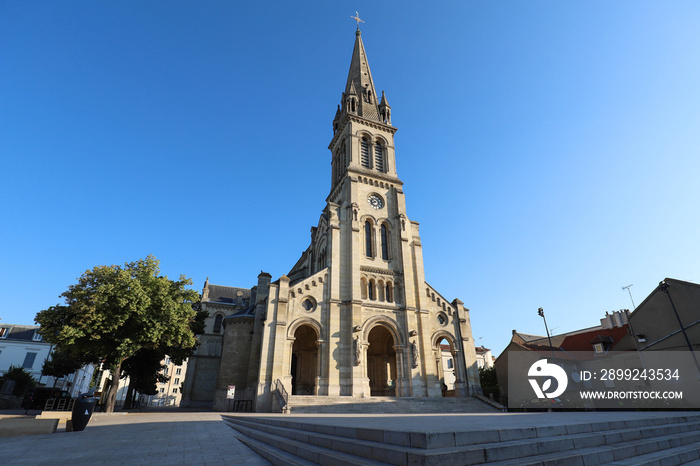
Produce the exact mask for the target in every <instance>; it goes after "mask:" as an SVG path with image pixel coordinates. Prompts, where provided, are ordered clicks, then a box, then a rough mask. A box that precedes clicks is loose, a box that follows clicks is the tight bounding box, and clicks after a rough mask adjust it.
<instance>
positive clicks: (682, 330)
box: [659, 280, 700, 375]
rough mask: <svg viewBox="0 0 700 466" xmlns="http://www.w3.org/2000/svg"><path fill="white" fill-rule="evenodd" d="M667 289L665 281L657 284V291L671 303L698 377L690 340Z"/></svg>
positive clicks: (699, 372)
mask: <svg viewBox="0 0 700 466" xmlns="http://www.w3.org/2000/svg"><path fill="white" fill-rule="evenodd" d="M668 288H669V285H668V283H666V280H663V281H661V282H659V289H660V290H661V291H663V292H664V293H666V296H668V300H669V301H670V302H671V308H673V313H674V314H675V315H676V319H677V320H678V325H680V326H681V332H683V336H684V337H685V342H686V343H687V344H688V350H689V351H690V355H691V356H692V357H693V361H694V362H695V368H696V369H697V370H698V375H700V364H698V360H697V359H696V358H695V352H694V351H693V345H692V344H691V343H690V338H688V334H687V333H686V332H685V327H684V326H683V322H682V321H681V316H679V315H678V311H677V310H676V306H675V305H674V304H673V299H671V294H670V293H669V292H668Z"/></svg>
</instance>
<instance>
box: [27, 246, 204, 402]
mask: <svg viewBox="0 0 700 466" xmlns="http://www.w3.org/2000/svg"><path fill="white" fill-rule="evenodd" d="M159 273H160V269H159V267H158V260H157V259H156V258H155V257H154V256H152V255H149V256H148V257H146V258H145V259H140V260H138V261H136V262H130V263H126V264H125V265H124V266H117V265H111V266H104V265H101V266H97V267H94V268H93V269H91V270H88V271H86V272H85V273H84V274H83V275H82V276H81V277H80V278H79V279H78V283H77V284H75V285H71V286H69V287H68V291H66V292H64V293H63V294H61V297H63V298H65V304H64V305H57V306H53V307H50V308H49V309H46V310H44V311H41V312H39V313H38V314H37V316H36V318H35V320H36V322H37V323H38V324H40V325H41V334H42V335H43V336H44V340H46V341H49V342H51V343H54V344H56V345H57V346H58V347H59V348H61V351H64V352H65V353H66V354H67V355H68V356H70V357H71V358H73V360H75V361H76V363H79V364H80V365H82V364H85V363H95V364H98V363H103V364H104V367H107V368H109V370H110V371H111V373H112V380H113V381H118V380H119V378H120V376H121V372H122V370H121V367H122V364H123V363H124V361H125V360H126V359H128V358H130V357H133V356H135V355H136V354H137V353H138V352H139V351H140V350H154V351H160V350H163V349H168V350H171V351H173V352H175V353H177V354H178V355H181V356H182V357H183V359H184V358H187V357H188V356H189V355H190V354H191V353H192V351H194V349H195V347H196V344H197V340H196V337H195V333H194V332H193V328H194V327H196V325H197V322H198V321H199V320H203V318H202V317H200V315H199V314H200V313H198V312H197V305H198V303H199V299H200V298H199V294H198V293H197V292H196V291H194V290H189V289H187V288H186V286H187V285H191V284H192V281H191V280H189V279H188V278H186V277H185V276H184V275H181V276H180V279H179V280H177V281H174V280H170V279H168V277H163V276H160V275H159ZM115 395H116V390H111V391H110V395H109V397H108V399H107V401H106V410H107V411H108V412H111V411H112V410H113V409H114V402H115Z"/></svg>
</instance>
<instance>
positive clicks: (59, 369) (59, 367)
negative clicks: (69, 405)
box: [41, 348, 84, 386]
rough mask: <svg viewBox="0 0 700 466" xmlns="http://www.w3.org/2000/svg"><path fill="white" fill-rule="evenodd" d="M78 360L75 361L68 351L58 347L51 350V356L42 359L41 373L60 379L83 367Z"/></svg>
mask: <svg viewBox="0 0 700 466" xmlns="http://www.w3.org/2000/svg"><path fill="white" fill-rule="evenodd" d="M83 365H84V364H82V363H81V362H80V361H77V360H76V359H75V358H74V357H73V356H71V355H70V353H68V352H66V351H61V350H60V349H59V348H56V349H54V350H53V351H52V352H51V357H50V358H48V359H47V360H46V361H44V365H43V366H42V367H41V373H42V374H43V375H48V376H51V377H54V378H55V379H60V378H61V377H65V376H67V375H69V374H72V373H73V372H75V371H77V370H78V369H80V368H81V367H83ZM54 386H55V385H54Z"/></svg>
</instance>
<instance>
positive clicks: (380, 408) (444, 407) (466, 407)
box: [288, 395, 497, 414]
mask: <svg viewBox="0 0 700 466" xmlns="http://www.w3.org/2000/svg"><path fill="white" fill-rule="evenodd" d="M288 407H289V411H290V412H291V413H297V414H304V413H307V414H324V413H326V414H344V413H374V414H395V413H396V414H398V413H401V414H412V413H486V412H496V411H497V410H496V409H495V408H493V407H492V406H490V405H488V404H486V403H484V402H482V401H480V400H477V399H475V398H427V397H426V398H396V397H367V398H353V397H349V396H333V397H327V396H303V395H293V396H290V397H289V403H288Z"/></svg>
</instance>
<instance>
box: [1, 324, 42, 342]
mask: <svg viewBox="0 0 700 466" xmlns="http://www.w3.org/2000/svg"><path fill="white" fill-rule="evenodd" d="M0 328H6V329H7V336H5V337H4V338H2V340H18V341H37V340H34V333H35V332H36V331H37V330H39V328H40V327H39V326H38V325H14V324H3V323H0Z"/></svg>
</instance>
